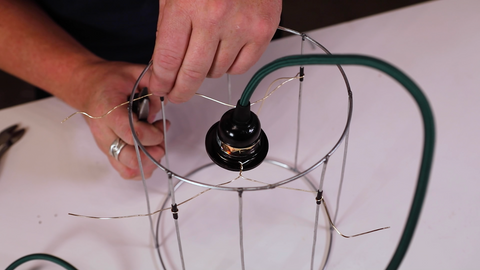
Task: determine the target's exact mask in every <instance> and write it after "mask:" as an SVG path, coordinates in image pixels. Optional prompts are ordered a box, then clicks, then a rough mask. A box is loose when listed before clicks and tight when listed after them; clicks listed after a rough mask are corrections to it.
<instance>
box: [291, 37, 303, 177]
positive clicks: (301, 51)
mask: <svg viewBox="0 0 480 270" xmlns="http://www.w3.org/2000/svg"><path fill="white" fill-rule="evenodd" d="M304 43H305V36H303V35H302V42H301V45H300V54H302V55H303V44H304ZM304 75H305V74H304V68H303V66H301V67H300V79H299V85H298V106H297V110H298V111H297V139H296V143H295V161H294V163H293V168H294V169H295V170H298V147H299V144H300V113H301V111H302V85H303V76H304Z"/></svg>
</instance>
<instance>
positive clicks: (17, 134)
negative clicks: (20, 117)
mask: <svg viewBox="0 0 480 270" xmlns="http://www.w3.org/2000/svg"><path fill="white" fill-rule="evenodd" d="M17 128H18V124H16V125H13V126H10V127H8V128H6V129H4V130H3V131H2V132H0V160H1V158H2V156H3V154H5V152H7V150H8V149H9V148H10V147H11V146H12V145H13V144H14V143H16V142H17V141H18V140H20V139H21V138H22V137H23V134H25V129H24V128H22V129H17Z"/></svg>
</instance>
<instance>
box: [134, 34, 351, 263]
mask: <svg viewBox="0 0 480 270" xmlns="http://www.w3.org/2000/svg"><path fill="white" fill-rule="evenodd" d="M280 29H281V30H284V31H285V29H282V28H280ZM288 30H289V29H288ZM294 34H298V32H297V33H294ZM302 37H305V39H307V40H309V41H310V42H312V43H314V44H315V45H316V46H318V47H320V48H322V50H324V51H325V52H326V53H327V54H330V53H329V52H328V51H327V50H326V49H325V48H324V47H323V46H321V45H320V44H318V42H315V41H313V40H312V39H310V38H308V36H306V35H302ZM150 65H151V63H150V64H149V66H147V68H146V70H148V68H149V67H150ZM337 67H338V68H339V70H340V72H341V74H342V76H343V78H344V81H345V84H346V86H347V94H348V104H349V105H348V110H349V111H348V116H347V121H346V124H345V129H344V131H343V133H342V135H341V136H340V138H339V140H338V141H337V143H336V144H335V145H334V147H333V148H332V149H331V150H330V151H329V152H328V153H327V154H326V155H325V156H324V157H323V158H322V159H321V160H319V161H318V162H317V163H315V164H313V165H312V166H311V167H309V168H307V169H306V170H305V171H303V172H298V170H296V171H297V172H298V174H297V175H296V176H293V177H290V178H288V179H285V180H282V181H279V182H276V183H274V184H267V185H265V186H260V187H223V186H220V185H209V184H206V183H201V182H198V181H194V180H191V179H189V176H186V177H183V176H180V175H178V174H175V173H174V172H172V171H170V170H169V169H168V168H165V167H163V166H162V165H161V164H159V163H158V162H157V161H155V160H154V159H152V157H151V156H150V155H149V153H148V152H147V151H146V150H145V149H144V147H143V146H142V145H141V144H139V146H140V148H141V149H142V151H144V152H145V154H146V155H147V157H149V158H150V159H151V160H152V161H153V162H154V163H155V164H156V165H157V166H158V167H159V168H160V169H162V170H164V171H166V172H168V173H169V175H170V176H172V177H175V178H176V179H178V180H179V182H178V183H177V184H176V185H175V188H176V187H178V186H180V185H181V183H190V184H194V185H197V186H200V187H207V188H209V189H217V190H226V191H237V192H238V191H240V190H241V191H242V192H243V191H255V190H265V189H271V188H275V187H280V186H282V185H285V184H287V183H289V182H291V181H294V180H296V179H299V178H304V177H306V175H307V174H308V173H310V172H311V171H313V170H314V169H316V168H318V166H320V165H322V164H324V162H326V161H327V160H328V158H329V157H330V156H331V155H333V153H334V152H335V151H336V150H337V149H338V147H339V145H340V143H341V142H342V141H343V140H344V138H345V131H346V130H347V127H348V126H349V125H350V119H351V114H352V97H351V90H350V85H349V83H348V79H347V78H346V75H345V73H344V72H343V69H342V68H341V66H339V65H337ZM140 79H141V78H139V80H140ZM139 80H137V82H136V86H138V83H139ZM136 86H135V87H136ZM132 95H133V93H132ZM130 118H131V115H130ZM131 125H132V124H131ZM132 135H133V137H134V139H135V140H138V138H137V137H136V134H135V132H134V131H133V130H132ZM324 166H325V165H324ZM305 179H306V178H305ZM175 188H174V189H175ZM171 194H173V193H171ZM160 217H161V212H160V214H159V220H160ZM157 233H158V223H157ZM330 244H331V243H330ZM328 254H329V253H328Z"/></svg>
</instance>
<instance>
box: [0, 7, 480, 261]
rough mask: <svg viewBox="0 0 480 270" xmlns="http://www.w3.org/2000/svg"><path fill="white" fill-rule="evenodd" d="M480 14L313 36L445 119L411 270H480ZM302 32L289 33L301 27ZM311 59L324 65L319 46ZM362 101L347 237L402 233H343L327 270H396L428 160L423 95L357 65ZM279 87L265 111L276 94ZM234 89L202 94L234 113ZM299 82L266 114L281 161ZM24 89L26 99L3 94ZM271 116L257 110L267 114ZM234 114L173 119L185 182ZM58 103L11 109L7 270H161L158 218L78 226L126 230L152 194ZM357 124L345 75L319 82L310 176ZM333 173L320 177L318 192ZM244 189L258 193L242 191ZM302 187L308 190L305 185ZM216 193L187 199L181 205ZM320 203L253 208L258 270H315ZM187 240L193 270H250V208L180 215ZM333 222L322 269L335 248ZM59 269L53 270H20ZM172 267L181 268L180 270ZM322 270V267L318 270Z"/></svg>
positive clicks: (471, 10) (313, 100)
mask: <svg viewBox="0 0 480 270" xmlns="http://www.w3.org/2000/svg"><path fill="white" fill-rule="evenodd" d="M479 10H480V2H479V1H476V0H470V1H466V0H463V1H434V2H429V3H425V4H420V5H415V6H412V7H408V8H404V9H400V10H397V11H393V12H388V13H384V14H380V15H376V16H372V17H368V18H364V19H360V20H356V21H353V22H348V23H343V24H340V25H336V26H332V27H328V28H324V29H320V30H316V31H313V32H311V33H309V35H311V36H312V37H313V38H315V39H316V40H317V41H319V42H320V43H322V44H323V45H325V46H326V47H327V48H328V49H329V50H330V51H331V52H332V53H336V54H343V53H355V54H364V55H370V56H375V57H378V58H381V59H384V60H386V61H388V62H390V63H392V64H394V65H395V66H397V67H399V68H400V69H402V70H403V71H405V73H407V74H408V75H409V76H410V77H411V78H413V80H414V81H416V82H417V83H418V85H419V86H420V88H422V90H424V92H425V94H426V96H427V97H428V99H429V101H430V103H431V106H432V108H433V111H434V115H435V120H436V131H437V140H436V149H435V157H434V165H433V170H432V174H431V179H430V185H429V188H428V192H427V197H426V200H425V203H424V207H423V210H422V214H421V217H420V220H419V224H418V226H417V229H416V232H415V235H414V238H413V241H412V243H411V245H410V248H409V250H408V252H407V254H406V257H405V258H404V260H403V262H402V265H401V269H477V268H478V266H477V258H476V254H477V253H478V252H477V248H479V247H480V244H479V243H480V233H479V232H478V226H479V225H480V215H479V214H478V207H479V205H480V196H478V192H477V188H478V187H479V186H480V184H479V182H478V180H479V177H478V175H480V143H479V142H478V137H479V136H480V125H479V120H478V114H479V113H480V109H479V104H480V91H478V87H479V85H480V76H479V75H478V71H479V70H480V54H479V53H478V48H480V34H478V29H480V17H479V16H478V11H479ZM287 27H288V26H287ZM299 43H300V41H299V38H298V37H289V38H285V39H282V40H278V41H274V42H272V44H271V45H270V47H269V48H268V50H267V52H266V53H265V55H264V56H263V57H262V59H261V61H260V62H259V63H258V64H257V65H256V66H255V67H254V68H253V69H252V71H251V72H249V73H248V74H246V75H245V76H235V77H233V78H232V81H233V93H234V94H233V96H234V98H233V100H234V101H233V102H236V100H237V99H238V97H239V96H240V94H241V91H242V90H243V88H244V86H245V84H246V82H247V81H248V79H249V78H250V77H251V76H252V74H253V72H254V71H255V70H257V69H258V68H259V67H260V66H261V65H263V64H265V63H267V62H269V61H271V60H273V59H275V58H278V57H280V56H284V55H290V54H298V53H299V52H300V49H299V46H298V45H299ZM305 52H306V53H320V51H319V50H318V49H317V50H312V48H311V46H309V45H308V46H305ZM345 70H346V72H347V75H348V78H349V80H350V83H351V85H352V90H353V92H354V114H353V123H352V126H351V136H350V143H349V153H348V163H347V170H346V175H345V185H344V189H343V191H342V197H341V205H340V210H339V213H338V220H337V225H338V227H339V229H340V230H342V232H344V233H345V234H355V233H358V232H362V231H366V230H370V229H374V228H377V227H384V226H391V229H389V230H385V231H381V232H377V233H374V234H371V235H367V236H362V237H358V238H353V239H343V238H341V237H340V236H338V235H334V240H333V241H334V242H333V250H332V255H331V257H330V261H329V264H328V268H329V269H381V268H385V266H386V265H387V264H388V262H389V260H390V258H391V256H392V254H393V252H394V250H395V248H396V245H397V243H398V240H399V237H400V235H401V232H402V230H403V226H404V223H405V220H406V215H407V213H408V210H409V207H410V203H411V198H412V194H413V190H414V187H415V182H416V177H417V174H418V167H419V161H420V153H421V146H422V130H421V120H420V115H419V113H418V109H417V108H416V105H415V104H414V102H413V100H412V99H411V97H410V96H409V95H408V94H407V93H406V91H405V90H403V88H401V87H400V86H399V85H398V84H397V83H396V82H394V81H392V80H391V79H389V78H388V77H387V76H386V75H384V74H382V73H380V72H378V71H376V70H373V69H370V68H364V67H354V66H348V67H345ZM296 72H297V70H296V69H287V70H285V71H281V72H279V73H276V75H273V76H272V77H268V79H267V80H266V81H265V82H263V83H262V85H261V86H260V87H259V88H258V91H257V92H256V93H255V95H254V97H253V99H257V98H259V97H261V96H263V95H264V92H265V89H266V86H268V84H269V83H270V82H271V81H272V80H273V79H274V78H276V77H280V76H293V75H295V73H296ZM225 81H226V79H225V77H224V78H221V79H217V80H207V81H206V82H205V83H204V85H203V86H202V88H201V89H200V90H199V92H200V93H204V94H208V95H211V96H215V97H216V98H219V99H222V100H226V92H225V88H226V87H225V86H226V84H225ZM296 89H297V86H296V83H289V84H287V85H285V86H283V87H282V88H280V89H279V90H278V91H277V92H276V93H275V94H274V95H272V97H270V98H269V99H267V101H266V102H265V104H264V107H263V108H262V112H261V113H260V114H259V116H260V119H261V121H262V126H263V129H264V130H265V132H266V133H267V136H268V137H269V141H270V152H269V157H271V158H276V159H279V160H282V161H286V162H289V163H291V162H292V161H293V154H292V153H293V149H294V134H295V119H296V115H295V110H296V109H295V104H296V96H297V94H296ZM1 91H15V89H1ZM256 109H257V108H255V110H256ZM225 110H226V108H225V107H223V106H221V105H217V104H214V103H211V102H210V101H206V100H204V99H201V98H198V97H194V98H193V99H192V100H191V101H189V102H187V103H185V104H181V105H171V104H169V105H168V106H167V115H168V116H167V117H168V119H170V121H171V122H172V127H171V130H170V131H169V133H168V137H167V139H168V140H169V141H168V142H169V160H170V165H171V168H172V170H173V171H175V172H178V173H179V174H185V173H186V172H188V171H189V170H191V169H193V168H196V167H198V166H200V165H203V164H205V163H208V162H209V160H208V157H207V156H206V153H205V150H204V146H203V141H204V136H205V133H206V131H207V130H208V128H209V127H210V126H211V125H212V124H213V123H214V122H215V121H218V120H219V119H220V116H221V114H222V113H223V112H224V111H225ZM72 112H74V109H72V108H70V107H69V106H67V105H65V104H64V103H62V102H61V101H59V100H57V99H55V98H50V99H46V100H43V101H38V102H32V103H29V104H25V105H21V106H16V107H13V108H9V109H4V110H1V111H0V127H1V128H4V127H7V126H9V125H11V124H13V123H21V125H22V126H24V127H27V128H28V131H27V133H26V135H25V136H24V138H22V140H21V141H19V142H18V144H16V145H14V146H13V147H12V149H10V151H9V152H8V153H7V154H6V155H5V156H4V158H3V159H2V160H1V163H0V213H1V217H0V239H1V240H0V267H6V266H7V265H8V264H10V263H11V262H13V261H14V260H15V259H17V258H19V257H22V256H24V255H27V254H30V253H39V252H42V253H50V254H53V255H56V256H59V257H61V258H63V259H65V260H67V261H68V262H70V263H72V264H73V265H74V266H76V267H77V268H78V269H125V270H126V269H161V267H160V266H159V263H158V259H157V257H156V254H155V251H154V248H153V244H152V240H151V238H150V231H149V228H150V227H149V221H148V218H145V217H140V218H131V219H121V220H92V219H86V218H78V217H72V216H69V215H68V213H70V212H73V213H78V214H85V215H95V216H120V215H129V214H140V213H145V212H146V211H147V210H146V203H145V196H144V192H143V187H142V183H141V182H140V181H126V180H122V179H121V178H120V177H119V176H118V175H117V173H116V172H115V171H114V170H113V169H112V168H111V167H110V165H109V163H108V161H107V159H106V157H105V156H104V155H103V154H102V153H101V152H100V151H99V150H98V149H97V147H96V145H95V142H94V140H93V138H92V136H91V135H90V132H89V130H88V127H87V125H86V124H85V122H84V120H83V119H82V118H81V117H80V116H78V117H74V118H72V119H71V120H69V121H68V122H66V123H65V124H60V121H61V120H62V119H63V118H64V117H66V116H68V115H69V114H71V113H72ZM345 118H346V98H345V90H344V87H343V88H342V81H341V78H340V76H339V74H338V71H336V70H335V68H333V67H315V68H307V69H306V78H305V86H304V103H303V107H302V121H301V124H302V132H301V144H300V154H299V163H300V168H307V167H308V166H310V165H311V164H313V163H314V162H315V161H316V160H318V159H320V158H321V157H322V156H323V155H324V154H325V153H326V151H327V150H328V149H329V148H330V147H332V145H333V143H334V142H335V141H336V139H337V138H338V135H339V134H340V132H341V130H342V128H343V125H344V122H345ZM342 151H343V147H341V148H340V149H339V151H338V152H337V153H336V154H335V155H334V156H333V158H332V159H331V161H330V163H329V166H328V170H327V175H326V180H325V186H324V190H325V191H324V196H325V198H326V200H327V202H328V205H330V207H331V208H332V209H331V211H333V208H334V204H335V200H336V196H337V195H336V194H337V188H338V179H339V174H340V169H339V168H340V164H341V158H342V155H341V152H342ZM290 175H291V174H290V173H288V172H286V171H282V170H280V169H278V168H274V167H272V166H270V165H262V166H261V167H259V168H258V169H257V170H254V171H251V172H246V173H245V176H248V177H251V178H254V179H257V180H262V181H267V182H276V181H278V180H281V179H285V178H287V177H289V176H290ZM319 175H320V171H319V170H316V171H315V172H313V173H312V179H314V180H315V182H317V183H318V180H319ZM234 177H235V174H234V173H229V172H225V171H223V170H220V169H216V168H211V169H207V170H205V171H203V172H202V173H199V174H197V175H194V176H192V178H194V179H196V180H199V181H205V182H209V183H221V182H224V181H227V180H231V179H233V178H234ZM166 180H167V178H166V176H165V173H164V172H163V171H161V170H157V171H156V172H155V173H154V175H153V177H152V178H151V179H149V180H148V181H147V182H148V187H149V194H150V199H151V203H152V208H154V209H157V208H158V205H159V204H160V203H161V202H162V200H163V198H165V196H166V194H167V192H168V190H167V181H166ZM238 181H239V182H237V183H234V184H233V185H255V184H253V183H250V182H247V181H244V180H238ZM292 186H298V187H305V185H303V184H302V183H300V182H299V183H294V184H293V185H292ZM201 190H202V189H200V188H196V187H192V186H187V185H184V186H182V187H181V188H180V189H179V191H178V194H177V201H182V200H184V199H187V198H189V197H190V196H191V195H194V194H196V193H198V192H199V191H201ZM314 196H315V194H309V193H302V192H295V191H290V190H281V189H275V190H269V191H261V192H247V193H245V194H244V196H243V197H244V226H245V228H244V230H245V234H244V236H245V240H244V241H245V248H246V253H245V261H246V269H310V268H309V265H310V260H309V259H310V252H311V251H310V250H311V244H312V231H313V218H314V213H315V212H314V211H315V200H314ZM179 214H180V219H179V221H180V229H181V233H182V242H183V245H184V249H185V258H186V266H187V269H222V270H223V269H241V267H240V261H239V257H240V256H239V248H238V219H237V216H238V198H237V196H236V194H235V193H234V192H220V191H211V192H207V193H206V194H204V195H202V196H200V197H199V198H197V199H195V200H193V201H191V202H189V203H187V204H185V205H183V206H181V207H180V213H179ZM324 219H325V218H324V214H323V213H322V217H321V218H320V228H319V229H320V230H319V238H318V241H317V256H316V259H315V265H319V264H320V262H321V260H322V256H323V252H324V250H325V239H326V237H327V233H326V230H325V220H324ZM172 228H173V227H172V221H171V216H170V212H166V213H165V218H164V219H163V221H162V229H161V233H160V240H161V244H162V251H163V252H164V254H165V258H166V261H167V264H168V265H169V267H170V268H169V269H181V268H180V266H179V263H178V251H177V247H176V242H175V234H174V231H173V229H172ZM38 265H43V266H45V268H42V269H61V268H59V267H57V266H54V265H52V264H49V263H42V262H35V263H33V262H32V263H28V264H25V265H24V266H23V268H22V267H20V268H19V269H32V267H34V266H38ZM172 265H173V266H172ZM317 268H318V267H317Z"/></svg>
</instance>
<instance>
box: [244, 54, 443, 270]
mask: <svg viewBox="0 0 480 270" xmlns="http://www.w3.org/2000/svg"><path fill="white" fill-rule="evenodd" d="M305 65H362V66H368V67H372V68H375V69H378V70H380V71H383V72H385V73H386V74H388V75H390V76H391V77H392V78H393V79H395V80H396V81H398V82H399V83H400V84H401V85H403V87H405V88H406V89H407V91H408V92H409V93H410V94H411V95H412V97H413V99H414V100H415V102H416V103H417V105H418V107H419V108H420V112H421V115H422V120H423V129H424V143H423V154H422V161H421V165H420V172H419V175H418V180H417V186H416V189H415V193H414V197H413V202H412V205H411V208H410V212H409V214H408V218H407V222H406V225H405V228H404V230H403V233H402V236H401V238H400V242H399V243H398V245H397V248H396V250H395V253H394V254H393V257H392V259H391V260H390V262H389V264H388V266H387V269H397V268H398V267H399V266H400V263H401V262H402V260H403V257H404V256H405V253H406V252H407V249H408V246H409V245H410V242H411V240H412V237H413V233H414V231H415V227H416V226H417V223H418V219H419V216H420V212H421V210H422V205H423V201H424V199H425V194H426V191H427V186H428V179H429V177H430V170H431V167H432V160H433V152H434V144H435V123H434V120H433V113H432V110H431V108H430V105H429V103H428V101H427V99H426V97H425V95H424V94H423V92H422V91H421V90H420V88H419V87H418V86H417V85H416V84H415V83H414V82H413V81H412V80H411V79H410V78H409V77H408V76H407V75H405V74H404V73H403V72H401V71H400V70H399V69H397V68H396V67H394V66H392V65H390V64H388V63H386V62H384V61H382V60H379V59H376V58H372V57H368V56H362V55H323V54H310V55H292V56H286V57H283V58H279V59H277V60H274V61H272V62H270V63H269V64H267V65H265V66H263V67H262V68H261V69H260V70H258V71H257V72H256V73H255V75H254V76H253V77H252V79H251V80H250V81H249V83H248V84H247V86H246V88H245V90H244V91H243V93H242V96H241V97H240V104H241V105H242V106H247V105H248V103H249V100H250V97H251V96H252V94H253V92H254V91H255V89H256V87H257V86H258V84H259V83H260V81H261V80H262V79H263V78H264V77H265V76H267V75H268V74H270V73H272V72H273V71H275V70H277V69H280V68H284V67H289V66H305Z"/></svg>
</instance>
